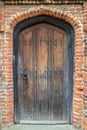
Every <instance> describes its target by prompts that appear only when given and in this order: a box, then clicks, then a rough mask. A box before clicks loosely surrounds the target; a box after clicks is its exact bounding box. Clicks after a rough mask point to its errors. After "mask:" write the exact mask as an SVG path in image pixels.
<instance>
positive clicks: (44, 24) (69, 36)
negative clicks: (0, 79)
mask: <svg viewBox="0 0 87 130" xmlns="http://www.w3.org/2000/svg"><path fill="white" fill-rule="evenodd" d="M73 47H74V33H73V29H72V27H71V26H70V25H69V24H68V23H66V22H64V21H61V20H59V19H56V18H52V17H48V16H39V17H35V18H31V19H29V20H26V21H23V22H22V23H20V24H18V25H17V26H16V28H15V30H14V56H15V61H14V88H15V122H20V123H41V124H44V123H45V124H55V123H71V121H72V114H71V113H72V98H73Z"/></svg>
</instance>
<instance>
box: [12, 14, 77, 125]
mask: <svg viewBox="0 0 87 130" xmlns="http://www.w3.org/2000/svg"><path fill="white" fill-rule="evenodd" d="M38 23H48V24H51V25H54V26H56V27H58V28H61V29H63V30H64V31H66V33H67V36H68V68H69V69H68V78H69V82H68V88H67V90H68V97H69V98H68V108H67V110H68V111H67V112H68V123H72V112H73V72H74V30H73V27H72V26H71V25H70V24H69V23H67V22H65V21H63V20H60V19H57V18H54V17H50V16H45V15H43V16H37V17H33V18H31V19H27V20H25V21H22V22H21V23H19V24H17V25H16V27H15V29H14V33H13V42H14V44H13V57H14V61H13V80H14V122H15V123H19V122H20V107H19V95H18V47H19V46H18V43H19V34H20V32H21V31H22V30H24V29H25V28H27V27H30V26H33V25H35V24H38ZM69 88H70V89H69Z"/></svg>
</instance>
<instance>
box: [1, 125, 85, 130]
mask: <svg viewBox="0 0 87 130" xmlns="http://www.w3.org/2000/svg"><path fill="white" fill-rule="evenodd" d="M1 130H82V129H76V128H74V127H73V126H72V125H22V124H18V125H13V126H11V127H7V128H2V129H1Z"/></svg>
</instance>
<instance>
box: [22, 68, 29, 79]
mask: <svg viewBox="0 0 87 130" xmlns="http://www.w3.org/2000/svg"><path fill="white" fill-rule="evenodd" d="M23 79H24V80H26V79H28V72H27V71H26V70H24V71H23Z"/></svg>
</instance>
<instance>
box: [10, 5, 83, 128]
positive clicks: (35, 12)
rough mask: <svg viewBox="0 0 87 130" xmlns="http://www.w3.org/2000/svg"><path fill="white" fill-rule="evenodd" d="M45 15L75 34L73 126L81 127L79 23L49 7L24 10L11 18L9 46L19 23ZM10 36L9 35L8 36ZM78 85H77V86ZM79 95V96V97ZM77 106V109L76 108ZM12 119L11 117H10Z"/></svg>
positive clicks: (81, 54) (80, 39) (81, 74)
mask: <svg viewBox="0 0 87 130" xmlns="http://www.w3.org/2000/svg"><path fill="white" fill-rule="evenodd" d="M40 15H46V16H52V17H55V18H58V19H61V20H63V21H65V22H68V23H69V24H70V25H71V26H72V27H73V29H74V32H75V50H74V52H75V54H74V55H75V58H74V59H75V62H74V63H75V65H74V70H75V71H74V103H73V106H74V108H73V124H75V126H77V127H79V126H80V125H81V118H82V117H81V115H82V105H81V104H80V106H78V104H77V103H78V101H79V99H80V100H81V101H80V103H82V102H83V99H82V92H83V87H84V86H83V81H84V79H83V75H84V74H83V67H84V57H83V55H84V54H83V53H84V45H83V27H82V24H81V23H80V21H78V19H77V18H76V17H74V16H72V14H70V13H65V12H63V11H61V10H60V9H58V8H56V7H49V6H45V5H44V6H38V7H34V8H31V9H29V10H26V11H24V12H21V13H18V14H16V15H15V16H13V17H12V18H11V23H10V26H9V28H8V35H9V36H8V37H9V39H10V41H11V43H10V44H13V35H12V34H13V32H14V28H15V27H16V25H17V24H19V23H20V22H22V21H24V20H27V19H29V18H32V17H35V16H40ZM10 34H11V35H10ZM78 83H79V84H78ZM79 94H80V95H79ZM76 106H78V107H79V109H78V108H77V107H76ZM12 118H13V117H12Z"/></svg>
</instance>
